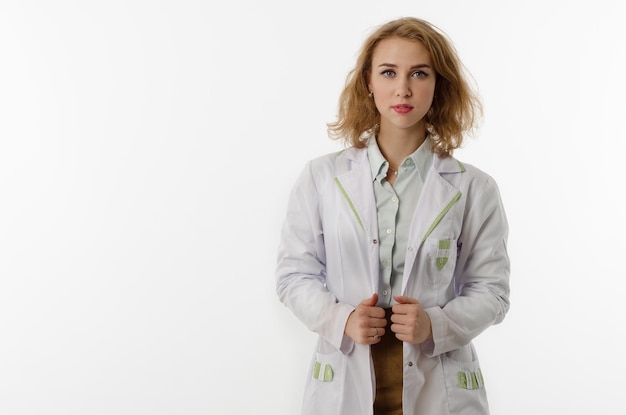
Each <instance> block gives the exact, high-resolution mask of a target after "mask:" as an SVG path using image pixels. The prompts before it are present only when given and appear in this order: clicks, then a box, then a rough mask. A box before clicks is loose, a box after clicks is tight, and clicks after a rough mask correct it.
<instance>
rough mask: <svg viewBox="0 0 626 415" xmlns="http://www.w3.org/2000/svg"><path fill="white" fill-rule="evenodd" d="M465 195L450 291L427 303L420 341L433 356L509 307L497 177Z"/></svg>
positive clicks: (499, 316)
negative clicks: (427, 328) (425, 332)
mask: <svg viewBox="0 0 626 415" xmlns="http://www.w3.org/2000/svg"><path fill="white" fill-rule="evenodd" d="M469 193H470V194H472V193H475V196H474V197H473V198H471V199H470V198H468V200H467V205H466V210H465V213H464V219H463V230H462V232H461V236H460V239H459V242H460V244H459V249H460V251H459V254H458V259H457V269H456V270H455V274H454V278H455V282H454V284H455V295H456V296H455V297H454V298H453V299H452V300H451V301H449V302H448V303H447V304H445V305H444V306H443V307H433V308H428V309H427V310H426V312H427V313H428V315H429V316H430V320H431V325H432V332H433V340H432V341H428V342H425V343H423V344H422V348H423V350H424V352H425V353H426V354H427V355H429V356H435V355H439V354H442V353H446V352H449V351H451V350H455V349H458V348H460V347H462V346H465V345H467V344H468V343H469V342H471V341H472V339H474V338H475V337H476V336H478V335H479V334H480V333H481V332H483V331H484V330H485V329H486V328H488V327H489V326H491V325H493V324H498V323H500V322H501V321H502V320H503V319H504V316H505V314H506V313H507V311H508V309H509V273H510V263H509V257H508V253H507V246H506V244H507V238H508V223H507V219H506V215H505V212H504V208H503V205H502V201H501V197H500V193H499V191H498V188H497V185H496V183H495V182H494V181H493V180H492V179H491V178H489V177H488V178H487V180H486V181H485V182H484V186H483V187H482V189H480V190H479V191H475V192H471V191H470V192H469Z"/></svg>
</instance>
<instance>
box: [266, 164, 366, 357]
mask: <svg viewBox="0 0 626 415" xmlns="http://www.w3.org/2000/svg"><path fill="white" fill-rule="evenodd" d="M313 169H314V166H313V163H312V162H309V163H308V164H307V166H306V167H305V169H304V170H303V172H302V173H301V175H300V177H299V178H298V180H297V181H296V184H295V186H294V188H293V189H292V191H291V194H290V197H289V202H288V205H287V213H286V218H285V221H284V223H283V227H282V231H281V242H280V245H279V249H278V264H277V270H276V279H277V280H276V291H277V294H278V297H279V299H280V301H281V302H282V303H283V304H285V306H287V307H288V308H289V309H290V310H291V311H292V312H293V313H294V315H295V316H296V317H297V318H298V319H300V320H301V321H302V322H303V323H304V324H305V325H306V327H308V328H309V329H310V330H312V331H313V332H315V333H317V334H318V335H320V336H321V337H322V338H324V339H325V340H326V341H328V342H329V343H330V344H332V345H333V346H334V347H336V348H337V349H339V350H341V351H342V352H344V353H348V352H349V351H350V350H351V349H352V348H353V345H354V344H353V341H352V340H351V339H349V338H348V336H345V335H344V330H345V325H346V321H347V319H348V316H349V315H350V313H351V312H352V311H354V307H352V306H350V305H348V304H342V303H340V302H339V301H338V300H337V298H336V297H335V295H333V294H332V293H331V292H330V291H329V290H328V289H327V288H326V284H325V279H326V264H325V261H326V254H325V246H324V232H323V225H322V219H321V215H320V203H321V202H320V197H321V190H320V188H322V189H323V187H324V183H325V180H324V177H316V175H315V174H314V172H313ZM330 179H332V178H330Z"/></svg>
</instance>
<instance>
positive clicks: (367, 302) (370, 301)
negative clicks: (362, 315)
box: [361, 294, 378, 307]
mask: <svg viewBox="0 0 626 415" xmlns="http://www.w3.org/2000/svg"><path fill="white" fill-rule="evenodd" d="M376 303H378V294H372V296H371V297H369V298H366V299H365V300H363V301H361V305H366V306H370V307H374V306H375V305H376Z"/></svg>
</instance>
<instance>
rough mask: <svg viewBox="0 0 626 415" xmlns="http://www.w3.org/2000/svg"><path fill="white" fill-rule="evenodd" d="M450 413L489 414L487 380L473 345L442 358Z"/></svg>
mask: <svg viewBox="0 0 626 415" xmlns="http://www.w3.org/2000/svg"><path fill="white" fill-rule="evenodd" d="M442 364H443V372H444V376H445V382H446V390H447V394H448V406H449V408H450V413H454V414H468V415H469V414H480V415H483V414H488V413H489V407H488V404H487V394H486V392H485V380H484V378H483V375H482V371H481V370H480V364H479V362H478V359H477V357H476V354H475V352H474V349H473V347H472V346H471V345H467V346H465V347H462V348H460V349H458V350H453V351H451V352H448V353H446V354H445V355H443V356H442Z"/></svg>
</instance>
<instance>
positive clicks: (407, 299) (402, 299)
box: [393, 295, 419, 304]
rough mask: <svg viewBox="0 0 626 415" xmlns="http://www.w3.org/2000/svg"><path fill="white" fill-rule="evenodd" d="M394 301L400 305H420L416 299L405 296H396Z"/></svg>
mask: <svg viewBox="0 0 626 415" xmlns="http://www.w3.org/2000/svg"><path fill="white" fill-rule="evenodd" d="M393 299H394V300H396V301H397V302H398V304H419V302H418V301H417V300H416V299H415V298H411V297H407V296H405V295H394V296H393Z"/></svg>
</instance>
